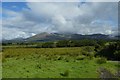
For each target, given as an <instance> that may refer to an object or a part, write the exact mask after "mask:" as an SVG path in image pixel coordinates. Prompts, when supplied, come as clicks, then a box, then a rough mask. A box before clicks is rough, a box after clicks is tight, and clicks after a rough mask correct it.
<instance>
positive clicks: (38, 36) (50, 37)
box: [3, 32, 117, 42]
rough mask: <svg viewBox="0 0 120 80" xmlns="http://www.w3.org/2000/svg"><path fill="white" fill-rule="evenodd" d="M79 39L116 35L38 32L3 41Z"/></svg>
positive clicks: (108, 37)
mask: <svg viewBox="0 0 120 80" xmlns="http://www.w3.org/2000/svg"><path fill="white" fill-rule="evenodd" d="M81 39H105V40H109V39H117V37H110V36H109V35H104V34H91V35H82V34H69V33H47V32H43V33H39V34H36V35H34V36H32V37H29V38H25V39H24V38H15V39H12V40H4V41H3V42H46V41H56V40H81Z"/></svg>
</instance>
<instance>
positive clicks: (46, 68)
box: [2, 47, 120, 78]
mask: <svg viewBox="0 0 120 80" xmlns="http://www.w3.org/2000/svg"><path fill="white" fill-rule="evenodd" d="M85 49H86V47H78V48H75V47H73V48H6V49H4V50H3V63H2V66H3V69H2V70H3V72H2V76H3V78H100V77H101V69H105V70H108V72H109V73H110V74H111V75H115V74H117V70H118V68H119V67H120V66H119V65H118V63H117V62H113V61H107V62H106V63H103V64H98V63H97V62H96V60H97V58H94V57H93V58H89V57H88V56H84V55H83V52H84V50H85ZM93 50H94V47H91V52H93V53H94V51H93ZM110 77H111V76H107V78H110ZM112 77H115V76H112Z"/></svg>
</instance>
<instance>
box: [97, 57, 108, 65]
mask: <svg viewBox="0 0 120 80" xmlns="http://www.w3.org/2000/svg"><path fill="white" fill-rule="evenodd" d="M106 62H107V59H106V58H105V57H100V58H98V59H97V63H98V64H103V63H106Z"/></svg>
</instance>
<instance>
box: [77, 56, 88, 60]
mask: <svg viewBox="0 0 120 80" xmlns="http://www.w3.org/2000/svg"><path fill="white" fill-rule="evenodd" d="M85 57H86V56H84V55H81V56H78V57H77V58H76V60H84V59H85Z"/></svg>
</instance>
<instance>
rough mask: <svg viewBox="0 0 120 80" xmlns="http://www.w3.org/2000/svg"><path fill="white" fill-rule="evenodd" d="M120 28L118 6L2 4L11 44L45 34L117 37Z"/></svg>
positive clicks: (5, 36) (6, 36)
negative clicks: (15, 39) (119, 25)
mask: <svg viewBox="0 0 120 80" xmlns="http://www.w3.org/2000/svg"><path fill="white" fill-rule="evenodd" d="M0 9H1V8H0ZM117 25H118V3H117V2H84V3H83V2H3V3H2V38H3V39H8V40H9V39H13V38H20V37H22V38H27V37H30V36H34V35H35V34H38V33H42V32H48V33H75V34H76V33H77V34H83V35H85V34H106V35H116V34H117V33H118V26H117Z"/></svg>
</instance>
